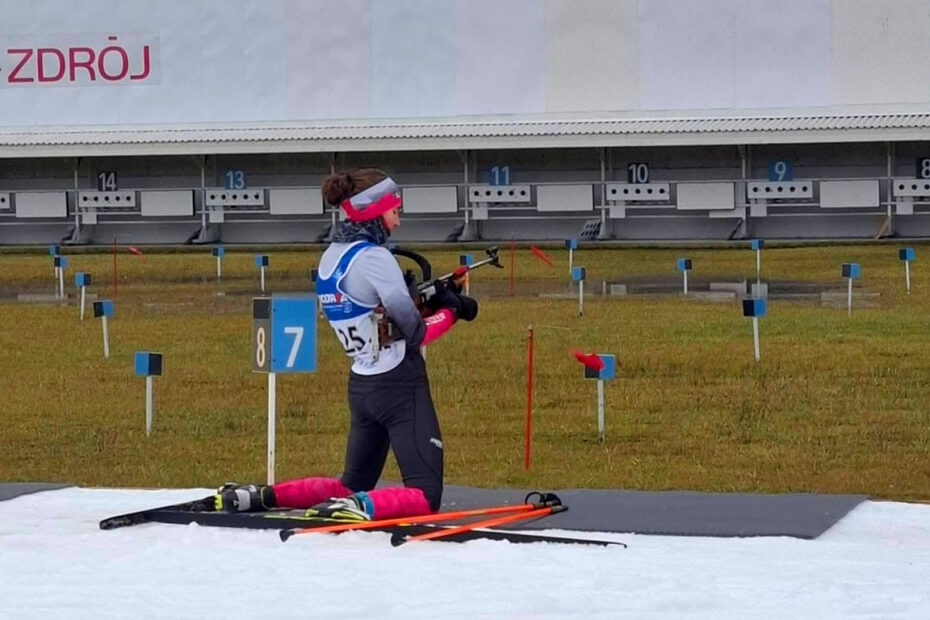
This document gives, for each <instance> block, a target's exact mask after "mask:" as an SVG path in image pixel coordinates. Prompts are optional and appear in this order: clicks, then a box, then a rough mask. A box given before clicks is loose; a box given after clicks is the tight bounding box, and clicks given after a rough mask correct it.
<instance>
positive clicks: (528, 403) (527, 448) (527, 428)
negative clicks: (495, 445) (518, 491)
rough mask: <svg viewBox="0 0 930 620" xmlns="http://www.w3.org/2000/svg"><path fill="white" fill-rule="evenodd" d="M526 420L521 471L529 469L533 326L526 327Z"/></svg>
mask: <svg viewBox="0 0 930 620" xmlns="http://www.w3.org/2000/svg"><path fill="white" fill-rule="evenodd" d="M526 342H527V345H526V420H525V423H524V428H523V469H524V470H526V471H529V469H530V437H531V433H530V428H531V422H532V417H533V326H532V325H527V327H526Z"/></svg>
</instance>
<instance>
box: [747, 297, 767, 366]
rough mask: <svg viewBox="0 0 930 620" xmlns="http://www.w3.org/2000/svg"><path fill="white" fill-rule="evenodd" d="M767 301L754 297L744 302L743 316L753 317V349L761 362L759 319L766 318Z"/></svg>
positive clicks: (757, 359)
mask: <svg viewBox="0 0 930 620" xmlns="http://www.w3.org/2000/svg"><path fill="white" fill-rule="evenodd" d="M765 310H766V308H765V300H764V299H762V298H758V297H753V298H749V299H744V300H743V316H748V317H752V348H753V352H754V353H755V356H756V361H757V362H758V361H759V317H760V316H765Z"/></svg>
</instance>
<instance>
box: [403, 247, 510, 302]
mask: <svg viewBox="0 0 930 620" xmlns="http://www.w3.org/2000/svg"><path fill="white" fill-rule="evenodd" d="M498 252H499V250H498V248H497V246H491V247H489V248H487V249H486V250H485V251H484V253H485V254H487V256H488V257H487V258H485V259H483V260H480V261H478V262H477V263H473V264H471V265H462V266H460V267H458V268H457V269H456V270H455V271H452V272H449V273H447V274H445V275H442V276H439V277H438V278H435V279H433V277H432V275H433V268H432V265H430V262H429V261H428V260H427V259H426V257H425V256H423V255H422V254H419V253H417V252H414V251H412V250H405V249H401V248H392V249H391V253H392V254H395V255H397V256H403V257H405V258H409V259H410V260H412V261H413V262H415V263H416V264H417V266H418V267H420V272H421V274H422V279H421V280H419V281H418V280H417V278H416V276H415V275H414V273H413V271H411V270H409V269H408V270H407V271H406V272H405V273H404V280H405V281H406V282H407V287H408V288H409V289H410V295H411V297H413V301H414V303H416V305H417V307H418V308H422V307H423V304H425V303H426V302H427V301H428V300H429V299H430V298H431V297H432V296H433V295H435V294H436V290H437V288H438V287H440V286H443V285H446V284H449V283H450V282H451V283H454V284H458V283H459V282H461V280H462V279H463V278H464V277H465V275H466V274H467V273H468V272H469V271H473V270H475V269H477V268H478V267H482V266H484V265H492V266H494V267H497V268H498V269H503V268H504V266H503V265H501V263H500V258H499V257H498Z"/></svg>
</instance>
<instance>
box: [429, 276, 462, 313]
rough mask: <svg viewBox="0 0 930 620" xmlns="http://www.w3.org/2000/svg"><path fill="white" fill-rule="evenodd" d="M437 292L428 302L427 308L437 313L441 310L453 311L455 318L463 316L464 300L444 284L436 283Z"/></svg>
mask: <svg viewBox="0 0 930 620" xmlns="http://www.w3.org/2000/svg"><path fill="white" fill-rule="evenodd" d="M435 286H436V292H435V293H433V295H432V296H431V297H430V298H429V299H427V300H426V304H425V305H426V307H427V308H429V309H430V310H432V311H433V312H436V311H437V310H439V309H440V308H448V309H449V310H452V313H453V314H455V317H456V318H458V317H460V316H462V312H463V308H462V300H461V299H460V298H459V296H458V295H456V294H455V293H454V292H453V291H451V290H450V289H449V288H448V287H446V286H445V285H444V284H443V283H442V282H436V285H435Z"/></svg>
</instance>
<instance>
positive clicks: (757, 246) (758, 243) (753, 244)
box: [749, 239, 765, 280]
mask: <svg viewBox="0 0 930 620" xmlns="http://www.w3.org/2000/svg"><path fill="white" fill-rule="evenodd" d="M764 245H765V241H764V240H762V239H753V240H752V241H750V242H749V247H750V248H751V249H752V250H753V251H754V252H755V253H756V280H759V279H760V278H761V277H762V247H763V246H764Z"/></svg>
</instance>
